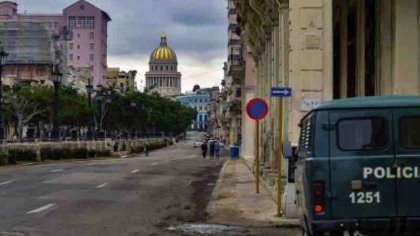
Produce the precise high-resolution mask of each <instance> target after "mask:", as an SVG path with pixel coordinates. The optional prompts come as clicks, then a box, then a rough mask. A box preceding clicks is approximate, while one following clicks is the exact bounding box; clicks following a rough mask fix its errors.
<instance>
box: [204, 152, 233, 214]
mask: <svg viewBox="0 0 420 236" xmlns="http://www.w3.org/2000/svg"><path fill="white" fill-rule="evenodd" d="M228 163H229V160H228V161H225V163H224V164H223V167H222V169H221V170H220V172H219V178H218V179H217V182H216V186H214V189H213V192H212V193H211V197H210V202H209V204H208V205H207V207H206V209H208V208H209V206H210V205H211V202H212V201H213V200H214V199H215V198H216V194H217V193H218V192H220V188H221V185H222V182H223V180H224V179H225V177H224V174H225V172H226V168H227V165H228Z"/></svg>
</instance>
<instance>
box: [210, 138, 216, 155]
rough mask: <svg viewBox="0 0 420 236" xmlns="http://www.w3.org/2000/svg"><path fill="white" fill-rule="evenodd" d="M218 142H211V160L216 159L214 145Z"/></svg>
mask: <svg viewBox="0 0 420 236" xmlns="http://www.w3.org/2000/svg"><path fill="white" fill-rule="evenodd" d="M215 142H216V140H212V141H210V159H213V158H214V145H215Z"/></svg>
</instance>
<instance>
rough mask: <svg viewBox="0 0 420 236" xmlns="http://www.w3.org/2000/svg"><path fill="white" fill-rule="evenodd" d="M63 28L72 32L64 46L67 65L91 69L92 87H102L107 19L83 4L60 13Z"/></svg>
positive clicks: (101, 12)
mask: <svg viewBox="0 0 420 236" xmlns="http://www.w3.org/2000/svg"><path fill="white" fill-rule="evenodd" d="M63 21H64V22H65V24H66V25H65V26H66V27H67V28H68V29H69V30H70V31H71V32H72V37H71V40H69V41H68V42H67V62H68V63H67V64H68V65H69V66H73V67H75V68H78V67H90V66H91V67H92V68H93V75H92V78H93V81H92V83H93V85H105V84H106V70H107V67H108V65H107V42H108V22H109V21H111V18H110V17H109V15H108V14H107V13H106V12H104V11H102V10H101V9H99V8H97V7H96V6H94V5H92V4H90V3H89V2H87V1H85V0H79V1H77V2H75V3H73V4H72V5H70V6H68V7H66V8H65V9H64V10H63Z"/></svg>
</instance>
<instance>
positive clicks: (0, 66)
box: [0, 47, 9, 140]
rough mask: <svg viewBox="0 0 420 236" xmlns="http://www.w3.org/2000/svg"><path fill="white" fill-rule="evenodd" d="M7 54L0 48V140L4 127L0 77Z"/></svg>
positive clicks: (2, 136) (2, 137)
mask: <svg viewBox="0 0 420 236" xmlns="http://www.w3.org/2000/svg"><path fill="white" fill-rule="evenodd" d="M8 55H9V54H8V53H7V52H5V51H4V49H3V47H1V48H0V140H3V139H4V128H3V114H2V112H1V109H2V107H1V106H2V104H3V94H2V91H3V84H2V82H1V77H2V75H3V66H4V64H5V63H6V57H7V56H8Z"/></svg>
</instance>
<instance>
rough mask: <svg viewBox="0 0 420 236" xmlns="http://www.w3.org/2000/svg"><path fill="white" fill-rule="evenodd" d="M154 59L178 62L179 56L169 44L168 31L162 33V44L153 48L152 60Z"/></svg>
mask: <svg viewBox="0 0 420 236" xmlns="http://www.w3.org/2000/svg"><path fill="white" fill-rule="evenodd" d="M153 61H169V62H174V63H177V58H176V54H175V52H174V50H172V48H170V47H169V46H168V42H167V36H166V33H165V32H163V33H162V34H161V35H160V45H159V47H157V48H155V50H153V52H152V55H151V56H150V62H153Z"/></svg>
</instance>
